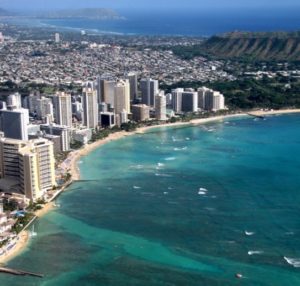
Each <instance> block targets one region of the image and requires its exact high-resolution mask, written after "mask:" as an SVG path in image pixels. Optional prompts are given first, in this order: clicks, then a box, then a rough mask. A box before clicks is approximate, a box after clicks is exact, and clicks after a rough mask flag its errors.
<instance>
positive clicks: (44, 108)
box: [36, 97, 54, 120]
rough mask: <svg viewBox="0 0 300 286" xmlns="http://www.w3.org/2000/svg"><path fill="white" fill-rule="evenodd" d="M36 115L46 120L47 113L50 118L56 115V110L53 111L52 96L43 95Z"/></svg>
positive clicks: (39, 100) (38, 102) (38, 103)
mask: <svg viewBox="0 0 300 286" xmlns="http://www.w3.org/2000/svg"><path fill="white" fill-rule="evenodd" d="M36 115H37V118H38V119H41V120H45V119H46V117H47V115H48V116H49V118H52V120H53V117H54V112H53V103H52V100H51V99H50V98H46V97H41V98H40V99H38V101H37V110H36Z"/></svg>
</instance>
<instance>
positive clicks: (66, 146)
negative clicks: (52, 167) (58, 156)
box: [40, 124, 71, 152]
mask: <svg viewBox="0 0 300 286" xmlns="http://www.w3.org/2000/svg"><path fill="white" fill-rule="evenodd" d="M40 129H41V131H42V132H44V133H45V134H48V135H55V136H59V138H60V150H61V151H62V152H66V151H69V150H70V141H71V138H70V133H71V130H70V128H69V127H67V126H61V125H56V124H42V125H40Z"/></svg>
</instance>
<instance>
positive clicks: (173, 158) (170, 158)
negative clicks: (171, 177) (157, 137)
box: [165, 157, 176, 161]
mask: <svg viewBox="0 0 300 286" xmlns="http://www.w3.org/2000/svg"><path fill="white" fill-rule="evenodd" d="M174 160H176V158H175V157H168V158H165V161H174Z"/></svg>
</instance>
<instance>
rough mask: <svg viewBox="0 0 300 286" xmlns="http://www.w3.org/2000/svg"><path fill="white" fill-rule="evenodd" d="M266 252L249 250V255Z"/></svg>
mask: <svg viewBox="0 0 300 286" xmlns="http://www.w3.org/2000/svg"><path fill="white" fill-rule="evenodd" d="M263 253H264V252H263V251H260V250H249V251H248V255H250V256H251V255H259V254H263Z"/></svg>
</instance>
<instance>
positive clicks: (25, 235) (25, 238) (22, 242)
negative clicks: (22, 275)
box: [0, 230, 29, 264]
mask: <svg viewBox="0 0 300 286" xmlns="http://www.w3.org/2000/svg"><path fill="white" fill-rule="evenodd" d="M28 243H29V231H28V230H22V231H21V232H20V233H19V234H18V240H17V242H16V245H15V246H14V247H13V248H12V249H10V250H8V251H7V252H6V253H5V254H3V255H1V256H0V264H5V263H7V262H8V261H10V260H12V259H13V258H15V257H16V256H18V255H20V254H21V253H22V252H23V251H24V250H25V249H26V247H27V246H28Z"/></svg>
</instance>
